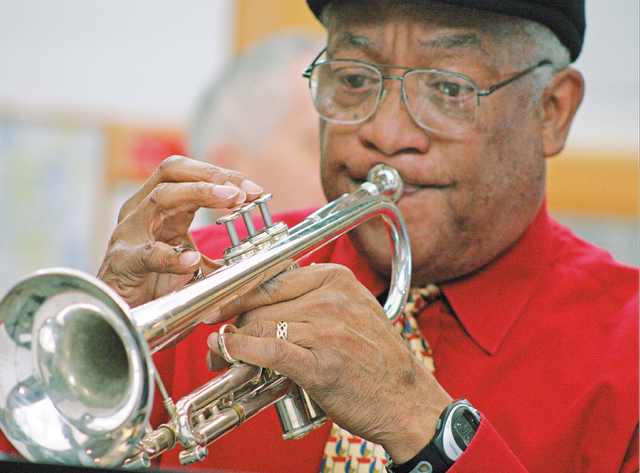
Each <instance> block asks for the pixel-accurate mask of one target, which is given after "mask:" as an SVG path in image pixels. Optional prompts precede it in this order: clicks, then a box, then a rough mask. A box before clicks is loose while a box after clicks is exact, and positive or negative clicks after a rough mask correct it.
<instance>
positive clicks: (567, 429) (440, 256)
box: [100, 0, 638, 473]
mask: <svg viewBox="0 0 640 473" xmlns="http://www.w3.org/2000/svg"><path fill="white" fill-rule="evenodd" d="M309 4H310V6H311V8H312V10H313V11H314V13H315V14H316V15H317V16H318V17H319V18H320V19H321V21H322V22H323V24H324V25H325V27H326V28H327V32H328V45H327V51H326V58H318V60H317V61H316V62H315V63H314V64H313V65H312V67H310V69H309V71H308V72H309V74H308V75H309V76H310V77H311V80H312V85H313V87H312V93H313V94H314V103H315V105H316V108H317V110H318V112H319V113H320V115H321V121H320V143H321V144H320V146H321V157H322V158H321V159H322V163H321V174H322V180H323V187H324V190H325V194H326V196H327V198H328V199H329V200H333V199H335V198H336V197H338V196H339V195H341V194H342V193H344V192H351V191H353V190H354V189H355V188H356V187H357V186H358V184H359V183H360V182H362V181H363V180H364V179H365V176H366V173H367V171H368V170H369V169H370V168H371V167H372V166H373V165H374V164H376V163H378V162H384V163H387V164H389V165H392V166H394V167H395V168H396V169H398V171H399V172H400V174H401V175H402V177H403V179H404V181H405V183H406V185H407V190H406V191H405V193H404V195H403V197H402V198H401V199H400V201H399V202H398V207H399V209H400V210H401V211H402V214H403V215H404V217H405V219H406V222H407V226H408V229H409V234H410V237H411V243H412V258H413V268H414V270H413V279H412V285H413V286H416V287H421V288H425V290H424V292H425V293H427V294H426V296H427V297H430V299H436V298H437V297H438V296H439V293H440V292H441V293H442V297H441V298H440V300H439V301H435V302H431V301H430V300H429V301H425V302H424V305H426V308H424V310H422V311H421V312H420V313H419V314H417V315H416V317H417V326H418V328H419V330H420V332H421V333H422V334H423V335H424V338H425V339H426V340H427V342H428V343H429V345H430V348H431V349H432V352H433V353H432V357H433V362H434V364H435V375H434V374H432V373H431V371H430V370H429V369H426V368H425V365H423V364H422V362H421V361H419V360H418V359H417V358H416V357H414V356H413V354H412V353H411V352H410V351H409V349H408V348H407V345H406V344H405V341H404V340H403V338H402V337H401V336H400V335H399V334H398V331H397V330H396V328H395V327H393V326H392V324H391V323H390V322H389V321H388V319H387V317H386V315H385V314H384V312H383V310H382V308H381V306H380V304H379V302H378V300H377V299H376V296H382V297H384V296H383V293H384V291H385V288H386V286H387V285H388V280H389V279H388V278H389V271H390V269H389V260H390V258H389V251H388V244H387V236H386V233H385V231H384V230H383V229H382V228H381V227H380V225H379V223H378V222H373V221H372V223H370V224H365V225H362V226H360V227H358V228H357V229H356V230H354V231H353V232H351V234H350V237H351V238H350V239H341V240H340V241H338V242H336V243H334V244H332V245H331V246H330V247H329V248H325V249H324V250H323V251H321V252H320V254H316V255H315V260H316V261H318V262H331V263H333V264H316V265H313V266H307V267H303V268H300V269H298V270H293V271H287V272H285V273H283V274H281V275H279V276H277V277H276V278H274V279H272V280H271V281H269V282H268V283H266V284H265V285H263V286H262V287H261V288H259V289H258V290H255V291H253V292H252V293H250V294H248V295H246V296H244V297H242V298H241V299H239V300H237V301H235V302H233V303H232V304H230V305H229V306H227V307H225V308H224V309H223V310H222V311H221V313H214V314H209V315H210V317H209V321H210V322H223V321H225V320H229V319H230V318H231V317H233V316H236V315H237V318H236V319H235V320H234V325H235V326H236V327H237V328H235V329H232V330H230V331H228V332H227V333H226V335H225V345H226V349H227V350H228V352H229V353H228V355H230V356H231V357H232V358H234V359H237V360H241V361H244V362H247V363H251V364H256V365H260V366H265V367H269V368H273V369H275V370H277V371H278V372H280V373H282V374H283V375H285V376H288V377H290V378H292V379H293V380H294V381H295V382H296V383H297V384H299V385H300V386H301V387H303V388H304V389H305V390H306V391H307V392H308V393H309V395H310V396H311V397H312V398H313V399H314V400H316V401H317V402H318V403H319V404H320V406H321V407H322V408H323V409H324V410H325V412H326V413H327V414H328V416H329V417H330V418H331V419H332V420H333V422H335V424H336V425H337V426H339V427H340V428H341V429H338V428H337V427H336V428H333V427H330V426H326V427H324V428H322V429H319V430H317V431H315V432H313V433H312V434H310V435H309V436H308V437H305V438H304V439H302V440H299V441H291V442H289V443H286V442H280V443H279V441H278V440H276V439H275V436H276V435H277V433H275V427H274V424H275V423H277V421H275V420H274V418H273V417H272V416H271V417H268V416H269V415H271V414H269V413H266V414H265V415H264V416H262V415H261V416H258V417H259V418H257V419H255V420H250V421H249V422H247V423H246V424H244V425H242V426H241V427H239V428H238V430H237V432H232V433H231V434H229V435H228V436H226V437H223V438H222V439H221V440H220V441H219V442H216V443H214V444H213V445H211V447H210V450H211V455H210V457H209V458H208V459H207V460H206V462H207V463H205V465H206V466H209V467H212V468H220V469H229V470H235V471H290V472H306V471H308V472H313V471H318V469H319V468H321V467H322V468H323V469H324V470H325V471H358V469H359V471H381V468H382V467H381V465H382V464H385V465H386V467H387V468H388V469H389V470H390V471H392V472H402V473H404V472H409V471H410V472H418V471H437V472H440V471H451V472H465V471H474V472H475V471H491V472H509V473H513V472H524V471H529V472H549V471H554V472H578V471H579V472H596V471H598V472H602V471H609V472H630V471H638V405H637V400H638V295H637V293H638V272H637V270H636V269H633V268H628V267H624V266H622V265H619V264H617V263H615V262H614V261H613V260H612V259H611V257H610V256H609V255H608V254H606V253H605V252H603V251H601V250H598V249H596V248H594V247H592V246H591V245H589V244H587V243H585V242H583V241H580V240H578V239H577V238H576V237H575V236H573V235H572V234H571V232H570V231H569V230H567V229H566V228H563V227H561V226H559V225H558V224H557V223H555V222H553V221H552V220H550V219H549V217H548V215H547V213H546V209H545V203H544V173H545V159H546V158H549V157H551V156H554V155H556V154H557V153H559V152H560V150H561V149H562V147H563V145H564V142H565V139H566V136H567V133H568V130H569V127H570V124H571V121H572V119H573V116H574V114H575V112H576V110H577V108H578V106H579V104H580V101H581V99H582V94H583V80H582V77H581V75H580V74H579V73H578V72H577V71H576V70H574V69H572V68H570V67H568V65H569V63H570V62H571V61H572V60H575V58H576V57H577V56H578V54H579V52H580V48H581V45H582V37H583V32H584V24H583V14H584V4H583V3H582V2H578V1H573V2H565V3H562V4H558V5H556V4H553V5H549V4H547V3H546V2H542V1H529V2H526V3H525V2H508V1H501V2H495V1H491V2H489V1H476V2H466V1H464V0H446V1H442V2H430V1H426V0H425V1H418V0H414V1H402V2H399V1H397V0H394V1H391V0H376V1H362V0H352V1H333V2H331V1H321V0H317V1H313V0H309ZM469 6H472V7H473V8H469ZM538 22H539V23H538ZM401 78H402V79H401ZM403 92H404V93H403ZM261 192H262V188H260V187H259V186H258V185H257V184H255V183H253V182H251V181H248V180H246V178H244V177H243V176H241V175H239V174H237V173H234V172H230V171H226V170H223V169H218V168H212V167H210V166H207V165H204V164H203V163H199V162H192V161H189V160H187V159H184V158H173V159H170V160H168V161H166V162H165V163H163V165H162V166H161V167H160V168H159V170H158V171H157V172H156V173H155V174H154V176H152V177H151V179H150V180H149V181H148V182H147V183H146V184H145V186H144V187H143V188H142V189H141V191H140V192H139V193H138V194H136V195H135V196H134V197H133V198H132V199H131V200H130V201H129V202H127V204H125V206H124V207H123V209H122V212H121V219H120V220H121V221H120V224H119V225H118V227H117V228H116V230H115V232H114V235H113V238H112V241H111V244H110V247H109V250H108V252H107V256H106V258H105V262H104V264H103V266H102V269H101V271H100V276H101V277H102V278H103V279H104V280H105V281H107V282H108V283H109V284H111V285H112V286H113V287H115V288H116V289H117V290H118V292H120V294H122V295H123V296H124V297H125V298H126V299H127V300H128V301H129V302H130V303H131V304H133V305H136V304H140V303H142V302H144V301H147V300H149V299H152V298H155V297H158V296H160V295H162V294H164V293H166V292H168V291H171V290H174V289H177V288H179V287H180V286H181V285H182V284H184V283H185V282H187V281H188V280H189V279H190V278H191V275H192V273H193V272H194V271H195V270H196V269H197V268H198V267H202V269H204V271H205V272H209V271H212V270H213V269H214V268H215V267H216V264H215V263H214V262H213V261H212V260H210V259H209V258H207V257H205V256H204V254H206V255H209V256H211V257H217V256H218V254H216V253H217V250H219V249H220V248H222V247H224V246H226V243H225V242H224V241H222V242H221V241H220V240H221V239H222V238H223V237H222V233H221V232H219V231H217V230H206V231H203V232H199V233H197V234H195V240H194V238H193V237H192V236H191V235H190V234H189V233H188V226H189V223H190V221H191V219H192V218H193V213H194V212H195V211H196V210H197V209H198V208H199V207H209V208H222V207H232V206H233V205H236V204H237V203H239V202H244V201H247V200H253V199H255V198H257V197H258V196H259V195H260V193H261ZM301 218H302V216H301V215H299V214H291V215H287V216H285V217H284V221H285V222H287V223H288V224H293V223H295V222H296V221H300V219H301ZM186 243H189V244H192V245H193V244H196V243H197V244H198V245H199V246H198V248H199V250H200V251H201V252H202V253H200V252H196V251H180V252H178V251H175V250H174V247H176V246H178V245H183V244H186ZM356 249H357V251H356ZM336 263H338V264H336ZM343 265H347V266H349V268H351V270H352V271H353V272H352V271H350V270H348V269H346V268H345V266H343ZM434 283H435V284H437V285H438V286H439V289H438V288H436V287H435V286H433V284H434ZM280 322H286V323H287V334H286V338H284V339H283V337H279V338H276V330H277V329H276V327H277V325H278V324H279V323H280ZM412 323H413V322H411V318H410V316H407V324H408V325H411V324H412ZM203 327H204V328H203ZM203 327H199V328H198V329H197V330H196V332H195V333H194V334H192V335H190V336H189V338H188V339H187V340H186V341H184V342H182V343H180V344H178V345H177V346H176V347H175V348H174V349H172V350H170V351H167V352H166V353H163V354H161V355H160V356H159V357H158V359H157V362H158V366H159V369H160V370H161V371H164V372H165V373H166V374H170V375H172V376H169V382H168V384H169V388H170V390H171V391H172V392H173V393H174V394H175V395H176V397H177V396H178V395H180V394H184V391H187V390H190V389H193V388H194V387H195V386H197V385H199V384H202V382H203V381H204V380H206V379H207V378H208V375H207V374H206V373H205V370H204V364H205V362H204V360H203V357H204V354H205V353H206V352H207V351H208V350H207V349H206V348H204V349H203V347H202V345H203V344H204V343H205V340H206V341H207V342H208V344H209V346H210V347H211V352H210V353H209V355H208V364H209V365H210V367H211V368H214V369H218V368H220V367H221V366H222V365H223V363H222V362H221V358H220V354H221V353H220V350H219V344H218V340H219V339H218V334H217V332H214V333H212V334H209V332H211V330H206V326H203ZM413 335H415V333H414V334H413ZM418 351H419V352H420V351H421V352H423V353H421V355H422V356H423V358H424V359H425V361H428V358H429V357H430V354H429V351H428V350H426V347H425V349H423V350H418ZM174 368H175V369H174ZM188 382H193V385H191V387H190V388H189V389H188V388H187V387H186V386H187V384H188ZM463 397H464V398H466V399H468V401H470V403H471V404H472V405H473V406H474V407H475V408H476V409H478V410H479V411H480V414H479V415H480V420H479V421H478V419H479V418H478V417H477V414H476V412H475V411H474V410H473V409H472V408H470V407H469V406H468V405H466V404H464V403H462V402H460V401H457V402H455V403H453V404H452V401H453V399H456V398H463ZM452 406H454V407H455V408H456V410H455V411H454V410H452ZM454 412H464V417H463V418H460V417H454V414H453V413H454ZM439 419H442V421H441V422H439ZM453 419H455V421H453V422H452V420H453ZM253 425H256V426H258V427H252V426H253ZM330 428H331V432H329V429H330ZM344 431H346V432H349V433H350V434H353V435H355V436H358V437H360V439H358V438H356V439H354V438H352V437H351V436H350V435H349V434H347V433H345V432H344ZM454 435H457V436H458V437H459V438H460V439H461V442H460V445H459V447H456V448H454V447H452V443H451V442H449V441H447V440H446V438H444V439H443V436H445V437H446V436H450V437H453V436H454ZM361 439H364V440H361ZM372 443H373V444H377V445H379V446H380V448H378V447H374V446H373V445H372ZM325 444H327V446H326V447H325ZM352 445H355V446H357V447H356V448H352ZM354 450H357V451H354ZM380 450H383V453H382V455H381V456H380V454H375V452H377V451H380ZM372 452H374V453H372ZM384 452H386V454H388V456H389V458H390V460H389V461H387V459H386V458H385V457H384ZM372 455H373V458H372ZM167 458H171V457H170V455H169V456H167ZM256 459H257V460H256ZM254 461H255V462H258V463H253V462H254ZM167 464H170V465H171V464H172V461H168V463H167ZM365 468H366V470H365ZM340 469H341V470H340Z"/></svg>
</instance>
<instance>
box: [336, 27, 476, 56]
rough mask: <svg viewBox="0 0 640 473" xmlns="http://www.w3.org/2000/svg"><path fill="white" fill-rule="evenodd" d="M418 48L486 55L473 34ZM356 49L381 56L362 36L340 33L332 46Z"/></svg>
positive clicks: (448, 37) (441, 39)
mask: <svg viewBox="0 0 640 473" xmlns="http://www.w3.org/2000/svg"><path fill="white" fill-rule="evenodd" d="M418 44H419V46H420V47H421V48H424V49H435V50H437V49H455V48H460V49H470V50H474V51H479V52H482V53H483V54H487V52H486V51H485V49H484V47H483V46H484V44H483V42H482V40H481V39H480V37H479V36H478V35H476V34H474V33H446V34H444V35H442V36H440V37H438V38H435V39H430V40H425V41H419V42H418ZM354 46H355V47H357V48H358V49H362V50H364V51H365V52H367V53H368V54H370V55H371V56H374V57H381V56H382V54H381V52H380V51H378V47H377V46H376V42H375V41H373V40H371V39H370V38H368V37H366V36H362V35H357V34H353V33H350V32H343V33H340V34H339V35H338V36H337V37H336V40H335V42H334V43H333V44H332V48H331V49H334V48H337V49H340V48H342V47H354Z"/></svg>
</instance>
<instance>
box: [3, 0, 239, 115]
mask: <svg viewBox="0 0 640 473" xmlns="http://www.w3.org/2000/svg"><path fill="white" fill-rule="evenodd" d="M233 8H234V2H233V0H180V1H177V0H51V1H50V0H0V105H2V104H3V103H4V104H9V105H12V106H13V105H17V106H27V107H30V108H36V109H41V108H42V107H45V108H52V109H56V110H57V109H62V110H72V111H80V112H91V113H99V114H100V115H101V116H104V115H109V116H116V117H120V118H121V117H134V118H136V119H137V118H140V119H143V120H144V119H152V120H153V121H156V122H157V121H162V122H167V123H171V124H174V123H175V124H179V125H181V124H182V123H183V122H184V121H185V120H186V119H187V118H188V116H189V114H190V113H191V109H192V107H193V104H194V103H195V102H196V98H197V96H198V94H199V93H200V91H201V90H202V88H203V87H204V86H205V84H206V83H207V81H208V80H209V79H210V77H211V76H212V75H213V74H214V73H215V72H216V71H217V70H218V69H219V68H220V67H221V65H222V64H223V62H224V61H225V60H226V59H227V58H228V56H229V53H230V50H231V47H232V45H233V28H234V25H233V18H234V17H233Z"/></svg>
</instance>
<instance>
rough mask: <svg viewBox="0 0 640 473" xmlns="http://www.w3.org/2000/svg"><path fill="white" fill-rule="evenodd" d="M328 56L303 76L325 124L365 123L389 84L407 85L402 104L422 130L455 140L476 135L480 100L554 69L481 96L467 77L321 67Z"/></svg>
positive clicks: (336, 64) (335, 63)
mask: <svg viewBox="0 0 640 473" xmlns="http://www.w3.org/2000/svg"><path fill="white" fill-rule="evenodd" d="M325 52H326V48H325V49H323V50H322V52H321V53H320V54H319V55H318V56H317V57H316V58H315V59H314V60H313V62H312V63H311V65H310V66H309V67H308V68H307V69H306V70H305V71H304V72H303V73H302V76H303V77H305V78H307V79H309V87H310V89H311V96H312V98H313V104H314V106H315V108H316V110H317V111H318V113H319V114H320V116H321V117H322V118H323V119H325V120H327V121H329V122H333V123H342V124H354V123H361V122H363V121H365V120H366V119H368V118H369V117H370V116H371V115H372V114H373V112H374V111H375V109H376V107H377V106H378V103H379V102H380V98H381V97H382V96H383V95H384V94H385V89H384V80H385V79H394V80H399V81H401V82H402V99H403V100H404V103H405V105H406V107H407V110H408V111H409V114H410V115H411V117H412V118H413V119H414V121H415V122H416V123H417V124H418V125H420V126H421V127H422V128H424V129H426V130H430V131H434V132H438V133H443V134H451V135H457V134H460V133H464V132H466V131H469V130H470V129H471V127H472V125H473V124H474V122H475V120H476V116H477V113H478V107H479V105H480V97H486V96H488V95H491V94H492V93H494V92H495V91H496V90H498V89H500V88H502V87H504V86H506V85H509V84H511V83H512V82H514V81H516V80H518V79H520V78H521V77H524V76H525V75H527V74H529V73H531V72H533V71H534V70H536V69H537V68H539V67H543V66H547V65H551V61H550V60H549V59H544V60H542V61H540V62H539V63H538V64H536V65H535V66H531V67H529V68H528V69H525V70H524V71H522V72H520V73H518V74H516V75H515V76H513V77H511V78H510V79H507V80H505V81H503V82H500V83H499V84H496V85H493V86H491V87H489V88H488V89H486V90H480V89H479V88H478V86H477V85H476V84H475V82H473V81H472V80H471V79H469V78H468V77H466V76H463V75H462V74H457V73H455V72H448V71H442V70H439V69H412V68H409V67H396V66H385V65H380V64H369V63H366V62H362V61H355V60H348V59H335V60H330V61H324V62H318V59H320V57H321V56H322V55H323V54H324V53H325ZM381 68H386V69H389V68H391V69H404V70H405V72H404V74H402V76H388V75H384V74H383V73H382V71H381Z"/></svg>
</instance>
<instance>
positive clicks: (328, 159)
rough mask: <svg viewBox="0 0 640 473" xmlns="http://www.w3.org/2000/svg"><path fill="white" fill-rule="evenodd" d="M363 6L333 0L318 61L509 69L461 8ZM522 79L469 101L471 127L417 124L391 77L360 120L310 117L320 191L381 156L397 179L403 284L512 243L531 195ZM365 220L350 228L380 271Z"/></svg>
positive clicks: (455, 268)
mask: <svg viewBox="0 0 640 473" xmlns="http://www.w3.org/2000/svg"><path fill="white" fill-rule="evenodd" d="M372 3H373V2H368V4H369V5H371V4H372ZM375 3H376V4H377V5H376V6H374V7H371V8H370V9H367V11H363V9H362V7H349V6H345V7H343V8H341V9H340V10H338V11H337V12H336V13H335V14H334V15H332V16H331V17H330V19H329V21H328V22H327V25H326V26H327V31H328V34H329V39H328V52H327V54H328V58H329V59H356V60H360V61H364V62H368V63H376V64H383V65H389V66H404V67H412V68H437V69H442V70H447V71H453V72H457V73H460V74H463V75H465V76H467V77H470V78H471V79H472V80H474V81H475V82H476V84H478V87H479V88H480V89H486V88H488V87H490V86H491V85H494V84H496V83H498V82H500V81H501V80H504V79H505V78H508V77H511V76H512V75H514V74H515V73H517V72H519V70H518V69H517V66H514V65H512V64H511V63H510V62H509V60H508V59H505V58H506V55H505V53H504V51H502V50H501V49H500V48H498V47H497V46H496V45H495V44H494V42H492V40H491V38H490V36H488V35H487V34H486V33H484V32H483V31H482V30H480V29H478V28H477V27H476V26H475V25H472V24H471V23H470V22H468V20H466V18H467V17H466V16H465V14H464V10H463V11H458V12H454V13H451V12H449V13H448V12H446V11H445V12H437V13H435V12H433V11H431V10H430V7H429V6H419V7H416V6H414V7H411V8H403V7H402V6H398V5H397V3H398V2H386V1H385V2H375ZM403 72H404V71H402V70H398V69H395V70H394V69H393V68H389V69H384V70H383V73H384V74H388V75H396V76H399V75H402V73H403ZM531 85H532V82H531V81H530V80H529V79H522V80H520V81H517V82H515V83H513V84H511V85H509V86H507V87H505V88H503V89H500V90H498V91H497V92H495V93H494V94H492V95H491V96H489V97H485V98H481V99H480V106H479V110H478V117H477V119H476V122H475V124H474V125H473V128H472V130H471V131H469V132H466V133H464V134H462V135H443V134H438V133H434V132H430V131H426V130H424V129H423V128H421V127H420V126H418V125H417V124H416V123H415V122H414V121H413V119H412V118H411V116H410V115H409V112H408V111H407V109H406V107H405V105H404V103H403V101H402V97H401V87H400V81H397V80H386V81H385V84H384V86H385V90H386V95H385V96H383V97H382V98H381V101H380V103H379V105H378V108H377V110H376V111H375V112H374V114H373V116H371V117H370V118H369V119H367V120H366V121H364V122H363V123H359V124H355V125H343V124H335V123H329V122H326V121H323V120H322V121H321V125H320V141H321V155H322V164H321V176H322V182H323V187H324V190H325V194H326V196H327V199H328V200H333V199H336V198H337V197H339V196H340V195H341V194H343V193H345V192H351V191H353V190H354V189H355V188H356V187H357V186H358V185H359V184H360V183H361V182H362V181H363V180H364V179H365V177H366V175H367V172H368V170H369V169H370V168H371V167H373V166H374V165H375V164H376V163H379V162H384V163H387V164H389V165H391V166H393V167H395V168H396V169H397V170H398V171H399V172H400V174H401V176H402V178H403V180H404V182H405V184H406V186H407V189H406V192H405V194H404V196H403V197H402V198H401V199H400V201H399V202H398V207H399V208H400V211H401V212H402V214H403V216H404V218H405V220H406V223H407V226H408V229H409V234H410V237H411V245H412V254H413V267H414V284H420V283H426V282H441V281H446V280H451V279H455V278H458V277H461V276H463V275H466V274H469V273H471V272H473V271H475V270H477V269H479V268H481V267H482V266H484V265H486V264H487V263H488V262H490V261H491V260H492V259H494V258H495V257H496V256H497V255H499V254H500V253H502V252H503V251H505V250H506V249H507V248H509V247H510V246H511V245H512V244H513V243H514V242H515V241H516V240H517V238H518V237H519V236H520V235H521V234H522V232H523V231H524V230H525V229H526V227H527V226H528V225H529V224H530V223H531V221H532V220H533V218H534V217H535V214H536V212H537V210H538V208H539V206H540V204H541V202H542V198H543V194H544V158H543V157H542V151H541V146H542V145H541V120H540V118H539V116H540V112H539V111H538V110H536V109H535V107H533V106H531V105H530V99H531ZM377 220H378V219H374V220H372V221H370V222H372V223H371V224H366V225H361V226H360V227H358V229H356V231H355V232H351V234H352V238H354V239H355V241H356V247H357V248H362V250H361V251H363V252H364V253H365V254H366V255H367V256H368V257H369V259H370V260H371V261H372V263H373V265H374V267H375V268H376V269H377V270H379V271H380V272H382V273H386V272H388V267H389V262H390V256H389V251H388V237H387V233H386V232H385V231H384V230H383V229H382V227H381V223H380V222H379V221H377Z"/></svg>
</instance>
